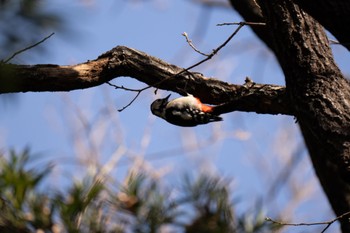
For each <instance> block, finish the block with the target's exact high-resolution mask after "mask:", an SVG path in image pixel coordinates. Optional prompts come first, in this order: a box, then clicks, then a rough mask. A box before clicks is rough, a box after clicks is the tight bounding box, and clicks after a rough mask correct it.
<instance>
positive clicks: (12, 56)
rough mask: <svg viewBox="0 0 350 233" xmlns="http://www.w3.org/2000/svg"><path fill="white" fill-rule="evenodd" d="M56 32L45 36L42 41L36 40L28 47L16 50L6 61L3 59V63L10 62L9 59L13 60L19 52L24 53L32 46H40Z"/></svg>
mask: <svg viewBox="0 0 350 233" xmlns="http://www.w3.org/2000/svg"><path fill="white" fill-rule="evenodd" d="M54 34H55V33H54V32H53V33H51V34H50V35H48V36H47V37H45V38H44V39H42V40H41V41H39V42H36V43H35V44H33V45H30V46H28V47H26V48H24V49H21V50H19V51H17V52H15V53H14V54H12V55H11V57H9V58H7V59H6V60H5V61H3V63H8V62H9V61H11V60H12V59H13V58H14V57H15V56H17V55H18V54H20V53H23V52H25V51H27V50H29V49H32V48H34V47H35V46H38V45H39V44H41V43H43V42H44V41H45V40H47V39H49V38H50V37H51V36H53V35H54Z"/></svg>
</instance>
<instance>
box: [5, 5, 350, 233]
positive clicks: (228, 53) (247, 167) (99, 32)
mask: <svg viewBox="0 0 350 233" xmlns="http://www.w3.org/2000/svg"><path fill="white" fill-rule="evenodd" d="M72 2H73V3H72ZM86 2H90V3H91V4H86ZM130 2H131V3H130ZM146 2H148V3H141V1H112V0H105V1H103V3H100V2H99V1H68V0H64V1H63V0H62V1H52V2H50V4H47V5H46V7H47V8H48V9H49V10H52V11H58V12H62V15H63V16H64V18H65V20H66V22H67V28H68V31H69V33H63V32H60V31H58V32H56V34H55V35H54V36H53V37H52V38H51V39H49V40H48V41H46V42H45V43H44V44H41V45H40V46H43V47H45V48H46V49H47V50H46V51H47V53H34V52H33V53H32V54H31V51H29V52H27V53H26V54H23V55H21V56H19V57H17V58H16V62H18V63H26V64H40V63H51V64H61V65H67V64H76V63H80V62H84V61H86V60H92V59H95V58H96V57H97V56H99V55H100V54H102V53H103V52H105V51H107V50H110V49H112V48H113V47H115V46H117V45H125V46H128V47H132V48H135V49H138V50H141V51H144V52H146V53H148V54H150V55H153V56H156V57H159V58H161V59H163V60H165V61H167V62H170V63H173V64H176V65H178V66H182V67H186V66H190V65H192V64H194V63H195V62H197V61H199V60H200V59H201V58H202V57H200V55H198V54H196V53H195V52H194V51H193V50H192V49H191V48H190V47H189V46H188V45H187V43H186V41H185V38H184V37H183V36H181V33H183V32H187V33H188V35H189V37H190V38H191V39H192V40H193V43H194V44H195V45H196V46H197V47H198V48H199V49H200V50H201V51H203V52H210V51H211V50H212V49H214V48H216V47H217V46H218V45H220V43H222V42H223V41H224V40H225V39H226V38H227V37H228V36H229V35H230V34H231V33H232V31H233V30H234V27H230V26H226V27H218V26H216V24H218V23H223V22H238V21H241V19H240V18H239V16H238V15H237V14H236V13H234V12H232V11H231V10H228V9H224V10H212V11H211V10H210V9H204V8H201V7H199V6H198V5H197V4H194V3H190V1H184V0H182V1H160V0H159V1H146ZM50 33H51V31H45V32H43V35H42V37H45V36H47V35H48V34H50ZM334 52H335V53H336V57H337V62H338V63H339V64H340V66H341V67H343V70H344V72H345V74H346V73H347V74H348V73H349V69H347V70H346V69H345V68H346V64H348V63H349V56H345V53H346V52H345V50H344V49H342V48H340V47H339V46H334ZM195 70H196V71H199V72H202V73H203V74H205V75H206V76H213V77H215V78H218V79H222V80H225V81H228V82H233V83H243V82H244V79H245V77H246V76H249V77H250V78H252V79H253V80H254V81H255V82H258V83H274V84H280V85H283V83H284V80H283V74H282V72H281V70H280V68H279V67H278V65H277V64H276V61H275V58H274V56H273V55H272V54H271V53H269V51H268V50H267V49H266V48H265V46H264V45H263V44H262V43H261V42H260V41H258V40H257V39H256V38H255V37H254V35H253V34H252V33H251V30H250V29H249V28H243V29H241V31H240V32H239V34H238V35H237V36H236V37H234V38H233V40H232V41H231V42H230V43H229V45H228V46H227V47H225V48H224V49H223V50H222V51H221V52H220V53H219V54H218V55H217V56H216V57H214V58H213V59H212V60H210V61H208V62H207V63H205V64H204V65H202V66H200V67H197V68H195ZM113 83H115V84H119V85H124V86H127V87H131V88H140V87H144V86H145V85H144V84H142V83H139V82H137V81H134V80H132V79H130V78H128V77H126V78H118V79H116V80H114V81H113ZM134 94H135V93H132V92H125V91H121V90H118V91H116V90H113V89H112V88H111V87H109V86H107V85H102V86H100V87H96V88H91V89H88V90H79V91H72V92H69V93H25V94H19V95H18V96H17V97H16V101H15V102H14V103H13V106H14V107H13V106H10V105H12V104H10V105H7V106H6V105H5V104H2V105H1V106H0V109H1V112H2V114H1V116H0V148H11V147H12V148H17V149H20V148H23V147H25V146H30V148H31V149H32V151H33V152H35V153H39V154H42V155H44V156H45V159H47V161H54V162H55V164H56V168H55V169H54V172H53V175H52V176H53V178H52V179H54V180H57V181H59V182H64V181H62V180H65V179H71V178H72V177H79V175H82V174H86V173H88V172H93V171H90V170H89V169H92V170H93V166H92V165H91V164H100V165H103V164H104V163H106V162H107V161H108V160H109V159H110V158H111V155H112V154H113V152H114V151H115V150H116V149H118V148H119V147H120V146H121V145H123V146H125V147H126V148H128V152H127V154H128V156H122V159H121V161H120V164H119V165H118V166H117V167H116V168H115V169H114V170H113V171H111V174H112V175H113V176H115V177H116V179H117V180H122V179H123V177H124V176H125V172H126V171H127V169H128V164H130V163H131V162H130V160H132V159H130V158H134V160H137V158H138V157H139V158H143V159H144V161H146V165H147V166H148V165H149V166H150V169H151V170H156V171H159V172H158V173H155V174H160V175H161V176H162V177H164V178H165V180H166V181H165V182H169V183H172V182H175V181H176V180H178V179H179V178H181V175H182V174H184V173H193V172H195V171H197V172H198V171H200V172H204V173H213V174H219V175H223V176H226V177H230V178H232V180H233V182H232V186H233V190H234V192H233V197H235V198H239V199H240V203H241V204H239V205H238V206H237V208H238V211H245V210H246V209H247V208H249V207H253V205H252V203H253V202H254V201H256V200H257V199H258V198H259V197H261V196H264V195H266V192H267V190H266V187H267V186H268V184H271V183H272V181H273V180H275V179H276V176H278V174H280V171H282V170H283V164H285V161H286V160H288V159H286V158H290V157H291V156H292V154H293V153H294V151H295V150H297V148H299V147H302V146H303V142H302V138H301V136H300V133H299V131H298V127H297V125H296V124H295V121H294V119H293V118H292V117H286V116H269V115H258V114H254V113H230V114H226V115H224V122H222V123H215V124H211V125H206V126H200V127H197V128H191V129H188V128H179V127H175V126H173V125H169V124H168V123H166V122H164V121H163V120H161V119H159V118H155V117H154V116H152V115H151V114H150V111H149V105H150V103H151V102H152V101H153V100H154V98H155V96H154V92H153V90H147V91H145V92H143V93H142V94H141V95H140V98H138V99H137V101H136V102H135V103H133V104H132V105H131V106H130V107H129V108H127V109H126V110H124V111H123V112H120V113H119V112H118V111H117V109H119V108H122V107H123V106H125V105H126V104H128V102H129V101H130V100H131V99H132V98H133V97H134ZM166 94H168V93H167V92H165V91H159V96H165V95H166ZM172 96H176V94H173V95H172ZM106 112H107V113H106ZM82 120H83V121H86V122H88V123H89V122H90V123H91V124H92V128H91V129H90V130H86V128H85V129H84V127H83V126H82ZM86 131H88V132H86ZM77 138H79V139H77ZM89 140H91V141H94V142H96V144H95V145H91V144H90V145H89V142H88V141H89ZM94 148H95V149H96V150H98V151H99V155H98V156H96V155H94V153H93V152H94V151H93V150H92V149H94ZM83 152H84V153H85V154H84V153H83ZM84 156H85V157H84ZM82 157H84V158H82ZM302 158H303V159H302V160H301V162H300V163H299V164H298V165H297V166H296V167H295V169H294V170H293V171H294V172H293V174H292V177H293V180H295V181H299V183H298V182H297V183H293V184H289V183H288V184H286V187H284V188H282V191H281V193H280V194H278V195H277V197H276V199H275V200H272V201H271V203H270V205H268V206H266V207H265V211H266V214H267V215H269V214H271V215H272V216H271V215H269V216H271V217H273V215H274V214H277V213H278V211H287V209H288V208H287V207H288V206H289V204H288V203H289V201H290V200H291V199H292V198H293V197H291V196H290V195H291V193H293V192H292V191H291V190H293V188H294V189H295V188H296V189H298V188H300V189H302V188H305V187H309V188H310V186H312V187H315V188H314V190H313V189H312V190H311V191H310V192H311V193H312V195H315V196H313V197H312V198H311V199H310V198H308V199H307V201H306V203H301V204H300V203H299V204H298V205H299V206H300V207H298V208H291V207H290V209H288V210H289V211H290V212H288V216H290V215H291V214H293V215H294V214H295V216H294V217H295V218H294V219H293V220H294V221H303V222H305V221H307V220H310V221H319V220H324V219H330V218H331V217H332V216H331V212H330V209H329V206H328V204H327V201H326V200H325V198H324V196H323V194H322V192H321V191H320V188H319V185H318V182H317V180H316V179H315V177H314V174H313V170H312V166H311V164H310V162H309V160H308V158H307V156H306V152H303V156H302ZM82 164H85V165H86V164H88V166H83V165H82ZM89 164H90V165H91V166H90V165H89ZM146 165H145V166H144V167H143V168H144V169H146V168H147V166H146ZM293 185H295V186H293ZM301 199H302V197H301ZM320 203H322V204H320ZM315 210H317V211H319V212H320V213H321V214H318V215H315ZM332 229H333V230H334V231H333V232H336V228H335V227H333V228H332ZM292 230H293V229H292ZM330 232H331V231H330Z"/></svg>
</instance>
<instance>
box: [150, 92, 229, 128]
mask: <svg viewBox="0 0 350 233" xmlns="http://www.w3.org/2000/svg"><path fill="white" fill-rule="evenodd" d="M170 96H171V94H169V95H168V96H167V97H165V98H162V99H156V100H155V101H153V103H152V104H151V112H152V113H153V115H155V116H158V117H160V118H162V119H164V120H166V121H167V122H169V123H171V124H173V125H177V126H182V127H192V126H197V125H203V124H207V123H211V122H216V121H222V120H223V119H222V117H220V116H219V115H217V114H214V109H215V106H209V105H206V104H203V103H202V102H201V101H200V99H199V98H197V97H194V96H193V95H190V94H188V95H187V96H184V97H179V98H176V99H173V100H170V101H169V97H170Z"/></svg>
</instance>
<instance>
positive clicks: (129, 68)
mask: <svg viewBox="0 0 350 233" xmlns="http://www.w3.org/2000/svg"><path fill="white" fill-rule="evenodd" d="M121 76H128V77H132V78H135V79H137V80H139V81H141V82H144V83H146V84H148V85H150V86H153V87H157V88H161V89H164V90H170V91H174V92H178V93H179V94H182V95H186V94H187V93H190V94H193V95H195V96H197V97H199V98H200V99H201V100H202V101H203V102H205V103H209V104H222V103H225V104H222V106H220V108H218V109H217V113H218V114H219V113H221V114H222V113H227V112H232V111H235V110H239V111H246V112H257V113H266V114H286V115H292V112H291V111H290V108H289V106H290V104H289V103H288V98H287V96H286V92H285V87H283V86H277V85H266V84H264V85H263V84H257V83H253V82H252V81H247V82H246V83H245V84H244V85H236V84H229V83H226V82H223V81H220V80H218V79H214V78H208V77H205V76H203V75H202V74H200V73H197V72H189V71H186V70H185V69H183V68H180V67H177V66H175V65H172V64H169V63H166V62H164V61H162V60H160V59H158V58H156V57H152V56H150V55H147V54H145V53H143V52H140V51H138V50H135V49H131V48H128V47H124V46H118V47H116V48H114V49H112V50H110V51H108V52H106V53H104V54H102V55H101V56H99V57H98V58H97V59H95V60H93V61H87V62H85V63H82V64H77V65H72V66H59V65H51V64H47V65H34V66H28V65H13V64H12V65H7V64H2V65H0V94H1V93H13V92H28V91H41V92H42V91H71V90H76V89H83V88H89V87H94V86H98V85H101V84H103V83H105V82H108V81H110V80H112V79H114V78H117V77H121Z"/></svg>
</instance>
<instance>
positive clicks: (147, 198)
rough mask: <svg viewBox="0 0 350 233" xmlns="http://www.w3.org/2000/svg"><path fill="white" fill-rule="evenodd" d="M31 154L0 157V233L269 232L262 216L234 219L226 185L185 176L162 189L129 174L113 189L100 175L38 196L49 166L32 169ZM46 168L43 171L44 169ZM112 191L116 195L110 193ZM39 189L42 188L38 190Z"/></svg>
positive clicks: (212, 179)
mask: <svg viewBox="0 0 350 233" xmlns="http://www.w3.org/2000/svg"><path fill="white" fill-rule="evenodd" d="M31 160H32V156H30V154H29V150H24V151H23V152H21V153H15V152H14V151H11V152H10V153H9V155H8V157H7V158H6V159H5V157H4V155H1V154H0V208H1V212H0V232H5V233H7V232H8V233H10V232H38V231H39V230H40V231H41V232H73V233H75V232H76V233H80V232H84V233H85V232H91V233H92V232H94V233H105V232H119V233H126V232H135V233H156V232H161V230H162V229H163V227H170V229H175V230H176V232H188V233H191V232H201V233H221V232H238V233H240V232H242V233H243V232H244V233H248V232H271V231H272V229H273V226H272V225H271V224H268V223H266V221H264V218H263V214H262V212H261V211H257V212H252V214H249V215H244V216H242V217H238V216H235V214H234V209H233V205H232V202H231V196H230V191H229V188H228V184H229V183H228V182H227V181H225V180H223V179H221V178H218V177H211V176H206V175H201V176H199V177H198V178H190V177H189V176H186V177H185V179H184V182H183V185H182V187H180V188H178V189H176V188H173V187H172V188H164V187H162V185H160V183H161V182H160V181H159V180H154V179H151V178H149V177H147V176H146V174H135V173H130V174H129V176H128V177H127V178H126V180H125V182H124V185H120V186H118V187H114V186H115V185H114V184H109V185H107V184H106V183H104V182H102V180H104V179H101V177H99V176H87V177H85V178H84V179H83V180H82V181H76V182H73V183H72V184H71V185H70V188H68V189H67V190H66V191H64V192H58V191H57V190H50V192H49V191H47V190H45V189H43V190H44V191H39V190H40V188H39V185H40V184H41V182H42V181H43V179H44V178H45V177H47V176H48V174H49V172H50V170H51V168H52V166H49V165H45V166H41V169H37V168H30V166H29V163H30V161H31ZM42 167H44V168H42ZM112 189H113V190H114V191H112ZM41 190H42V189H41Z"/></svg>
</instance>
